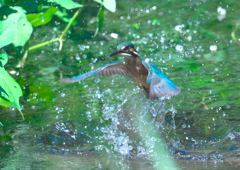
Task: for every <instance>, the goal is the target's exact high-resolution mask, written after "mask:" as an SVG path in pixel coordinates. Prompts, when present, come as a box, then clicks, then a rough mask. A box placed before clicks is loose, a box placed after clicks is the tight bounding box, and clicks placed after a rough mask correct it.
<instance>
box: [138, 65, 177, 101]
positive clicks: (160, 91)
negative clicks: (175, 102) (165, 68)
mask: <svg viewBox="0 0 240 170" xmlns="http://www.w3.org/2000/svg"><path fill="white" fill-rule="evenodd" d="M142 63H143V65H144V66H145V67H146V69H147V70H148V72H149V73H148V77H147V79H146V82H147V83H150V90H149V97H150V98H157V97H160V96H175V95H177V94H179V93H180V92H181V89H180V88H179V87H178V86H177V85H176V84H175V83H174V82H172V81H171V80H170V79H169V78H168V77H167V76H166V75H165V74H164V73H163V72H162V71H161V70H160V69H159V68H158V67H157V66H155V65H153V64H151V63H147V62H144V61H142Z"/></svg>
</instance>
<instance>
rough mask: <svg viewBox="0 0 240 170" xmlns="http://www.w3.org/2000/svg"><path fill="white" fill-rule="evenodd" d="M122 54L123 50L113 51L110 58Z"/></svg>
mask: <svg viewBox="0 0 240 170" xmlns="http://www.w3.org/2000/svg"><path fill="white" fill-rule="evenodd" d="M120 53H122V50H121V49H117V50H115V51H113V52H112V53H111V54H110V55H109V56H110V57H112V56H114V55H117V54H120Z"/></svg>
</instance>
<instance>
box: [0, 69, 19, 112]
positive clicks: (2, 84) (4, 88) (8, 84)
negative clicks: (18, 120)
mask: <svg viewBox="0 0 240 170" xmlns="http://www.w3.org/2000/svg"><path fill="white" fill-rule="evenodd" d="M21 96H22V90H21V88H20V86H19V84H18V83H17V82H16V81H15V80H14V79H13V78H12V77H11V76H10V75H9V74H8V72H7V71H6V70H5V69H4V68H3V67H0V97H1V99H7V100H9V101H10V102H11V103H13V104H14V106H15V107H16V108H17V109H18V110H19V112H20V113H21V114H22V112H21V108H20V105H19V97H21ZM22 116H23V114H22Z"/></svg>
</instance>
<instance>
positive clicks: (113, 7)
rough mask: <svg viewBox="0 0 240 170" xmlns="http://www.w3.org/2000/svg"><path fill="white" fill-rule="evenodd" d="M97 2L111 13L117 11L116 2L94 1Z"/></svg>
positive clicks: (111, 0)
mask: <svg viewBox="0 0 240 170" xmlns="http://www.w3.org/2000/svg"><path fill="white" fill-rule="evenodd" d="M94 1H95V2H98V3H100V4H102V5H103V6H104V7H105V8H106V9H108V10H109V11H111V12H115V11H116V0H103V1H102V0H94Z"/></svg>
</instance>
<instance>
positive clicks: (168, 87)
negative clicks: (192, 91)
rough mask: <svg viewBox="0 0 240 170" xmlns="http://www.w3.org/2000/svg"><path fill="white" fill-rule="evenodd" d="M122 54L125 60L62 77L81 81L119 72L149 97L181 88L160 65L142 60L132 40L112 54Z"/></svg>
mask: <svg viewBox="0 0 240 170" xmlns="http://www.w3.org/2000/svg"><path fill="white" fill-rule="evenodd" d="M116 54H120V55H122V56H124V62H114V63H109V64H105V65H103V66H101V67H100V68H98V69H96V70H92V71H90V72H87V73H84V74H81V75H79V76H76V77H73V78H70V79H62V81H64V82H67V83H74V82H77V81H81V80H83V79H85V78H87V77H90V76H95V75H98V76H103V77H109V76H111V75H115V74H119V75H123V76H126V77H129V78H132V79H133V80H134V81H135V83H136V84H137V86H138V87H139V88H141V89H143V90H144V91H145V92H146V94H147V96H148V97H149V98H152V99H154V98H159V97H163V96H175V95H177V94H179V93H180V91H181V89H180V88H179V87H178V86H177V85H176V84H175V83H173V82H172V81H171V80H170V79H169V78H168V77H167V76H166V75H165V74H164V73H163V72H162V71H161V70H160V69H159V68H158V67H156V66H155V65H153V64H151V63H148V62H145V61H142V59H141V57H140V56H139V55H138V53H137V52H136V50H135V48H134V46H133V44H132V43H130V42H125V43H122V44H120V45H119V46H118V47H117V50H116V51H114V52H113V53H111V54H110V56H113V55H116Z"/></svg>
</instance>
